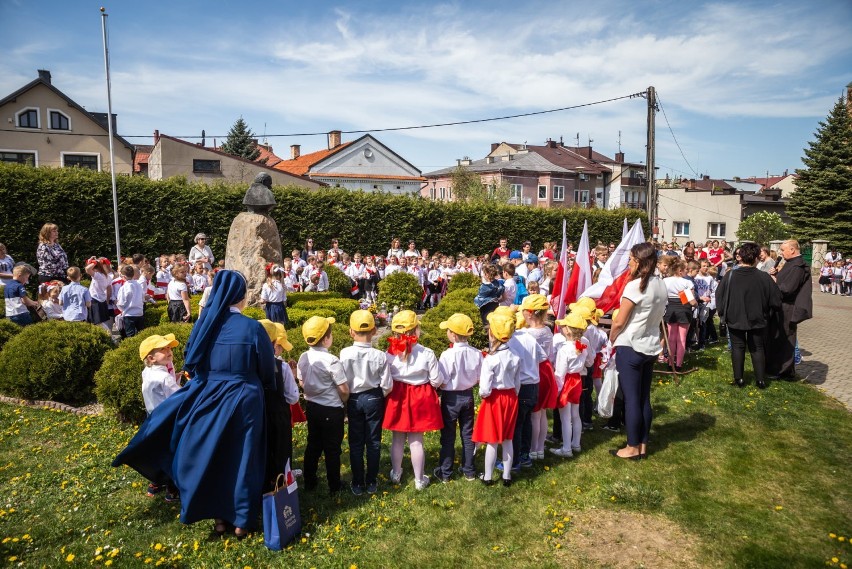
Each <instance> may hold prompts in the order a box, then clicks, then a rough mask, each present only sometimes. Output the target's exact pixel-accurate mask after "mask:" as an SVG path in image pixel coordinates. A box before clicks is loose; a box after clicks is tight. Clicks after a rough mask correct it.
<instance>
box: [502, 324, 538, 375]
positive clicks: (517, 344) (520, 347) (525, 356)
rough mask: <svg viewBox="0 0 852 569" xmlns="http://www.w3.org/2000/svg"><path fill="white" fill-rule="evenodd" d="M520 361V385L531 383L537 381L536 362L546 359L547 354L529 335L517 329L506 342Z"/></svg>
mask: <svg viewBox="0 0 852 569" xmlns="http://www.w3.org/2000/svg"><path fill="white" fill-rule="evenodd" d="M506 345H507V346H509V349H510V350H511V351H512V353H513V354H515V355H516V356H518V358H519V359H520V360H521V363H520V377H521V385H533V384H536V383H538V382H539V379H540V378H539V375H538V364H540V363H542V362H545V361H547V354H546V353H544V350H543V349H542V347H541V346H539V345H538V342H537V341H536V339H535V338H533V337H532V336H531V335H529V334H526V333H524V332H521V331H518V332H515V333H514V335H513V336H512V337H511V338H509V341H508V342H506Z"/></svg>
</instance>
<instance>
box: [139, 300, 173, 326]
mask: <svg viewBox="0 0 852 569" xmlns="http://www.w3.org/2000/svg"><path fill="white" fill-rule="evenodd" d="M168 307H169V303H168V302H166V301H163V300H161V301H159V302H146V303H145V306H144V307H143V312H142V316H143V317H144V318H145V328H150V327H152V326H159V325H160V322H162V319H163V318H164V317H165V319H166V320H168V319H169V313H168Z"/></svg>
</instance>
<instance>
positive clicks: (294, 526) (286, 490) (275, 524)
mask: <svg viewBox="0 0 852 569" xmlns="http://www.w3.org/2000/svg"><path fill="white" fill-rule="evenodd" d="M297 489H298V484H296V479H295V478H294V477H293V472H292V471H291V470H290V461H289V460H288V461H287V466H286V467H285V469H284V473H283V474H280V475H279V476H278V479H277V480H276V481H275V488H274V489H273V490H272V492H267V493H266V494H264V495H263V543H264V545H266V547H268V548H269V549H273V550H276V551H277V550H281V549H284V548H285V547H286V546H287V544H289V543H290V542H291V541H293V540H294V539H296V536H298V535H299V534H300V533H301V531H302V517H301V516H300V515H299V493H298V492H297V491H296V490H297Z"/></svg>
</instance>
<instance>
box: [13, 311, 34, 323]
mask: <svg viewBox="0 0 852 569" xmlns="http://www.w3.org/2000/svg"><path fill="white" fill-rule="evenodd" d="M9 320H10V321H12V322H14V323H15V324H17V325H18V326H26V325H27V324H32V323H33V317H32V316H30V313H29V312H24V313H23V314H15V315H14V316H10V317H9Z"/></svg>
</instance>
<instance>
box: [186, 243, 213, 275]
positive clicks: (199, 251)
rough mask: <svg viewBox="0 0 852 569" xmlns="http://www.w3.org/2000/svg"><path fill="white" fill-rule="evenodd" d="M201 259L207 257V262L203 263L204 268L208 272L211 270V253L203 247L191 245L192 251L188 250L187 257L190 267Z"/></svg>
mask: <svg viewBox="0 0 852 569" xmlns="http://www.w3.org/2000/svg"><path fill="white" fill-rule="evenodd" d="M202 257H207V262H206V263H204V268H205V269H207V270H208V271H209V270H210V269H212V268H213V265H212V264H211V263H213V261H214V259H213V251H212V250H211V249H210V247H208V246H207V245H205V246H204V247H199V246H198V245H193V246H192V249H190V250H189V257H188V258H187V261H189V264H190V266H193V267H194V266H195V261H198V260H199V259H201V258H202Z"/></svg>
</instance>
